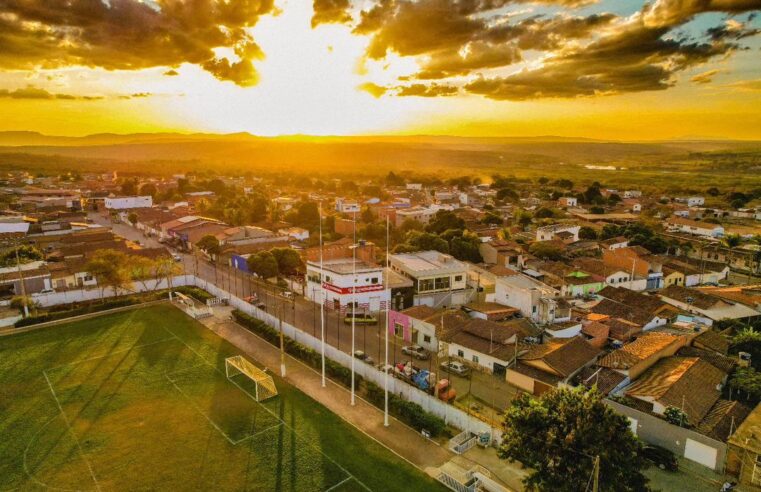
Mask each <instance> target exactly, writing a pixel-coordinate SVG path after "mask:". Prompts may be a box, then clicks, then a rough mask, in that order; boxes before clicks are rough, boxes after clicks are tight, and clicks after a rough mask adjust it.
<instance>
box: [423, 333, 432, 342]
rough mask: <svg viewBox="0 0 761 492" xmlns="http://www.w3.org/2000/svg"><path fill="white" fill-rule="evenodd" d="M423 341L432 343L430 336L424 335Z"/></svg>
mask: <svg viewBox="0 0 761 492" xmlns="http://www.w3.org/2000/svg"><path fill="white" fill-rule="evenodd" d="M423 341H424V342H425V343H431V336H430V335H423Z"/></svg>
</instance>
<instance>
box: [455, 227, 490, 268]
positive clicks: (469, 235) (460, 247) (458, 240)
mask: <svg viewBox="0 0 761 492" xmlns="http://www.w3.org/2000/svg"><path fill="white" fill-rule="evenodd" d="M480 244H481V240H480V239H479V238H478V236H477V235H476V234H475V233H473V232H470V231H465V233H464V234H462V235H461V236H459V237H453V238H452V240H451V241H450V242H449V252H450V253H451V254H452V256H454V257H455V258H457V259H458V260H462V261H469V262H471V263H481V262H482V261H483V258H482V257H481V252H480V251H479V250H478V246H479V245H480Z"/></svg>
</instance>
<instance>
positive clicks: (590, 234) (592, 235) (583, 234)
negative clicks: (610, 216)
mask: <svg viewBox="0 0 761 492" xmlns="http://www.w3.org/2000/svg"><path fill="white" fill-rule="evenodd" d="M579 239H586V240H592V241H594V240H595V239H597V231H595V230H594V229H592V228H591V227H589V226H582V227H581V228H580V229H579Z"/></svg>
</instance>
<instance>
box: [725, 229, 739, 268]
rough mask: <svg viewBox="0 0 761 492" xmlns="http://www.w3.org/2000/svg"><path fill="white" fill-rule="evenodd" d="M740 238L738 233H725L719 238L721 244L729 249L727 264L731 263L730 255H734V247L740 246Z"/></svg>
mask: <svg viewBox="0 0 761 492" xmlns="http://www.w3.org/2000/svg"><path fill="white" fill-rule="evenodd" d="M741 242H742V239H741V238H740V235H739V234H727V235H726V236H724V237H723V238H721V245H722V246H724V247H725V248H727V249H728V250H729V259H728V261H727V264H729V265H732V257H733V256H734V252H735V248H736V247H738V246H740V243H741Z"/></svg>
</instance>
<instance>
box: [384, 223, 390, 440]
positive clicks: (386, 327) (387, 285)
mask: <svg viewBox="0 0 761 492" xmlns="http://www.w3.org/2000/svg"><path fill="white" fill-rule="evenodd" d="M388 241H389V224H388V211H387V213H386V271H385V272H384V273H385V275H384V276H385V280H386V286H385V287H386V289H387V290H388V300H387V301H386V316H385V321H386V323H385V330H384V331H385V332H386V333H385V336H384V338H385V341H386V355H385V357H384V362H383V372H384V374H383V386H384V388H383V389H384V391H383V393H384V394H383V425H384V426H385V427H388V373H389V372H390V371H389V369H388V329H389V322H388V315H389V309H390V307H389V304H391V288H390V287H389V257H388V252H389V244H388Z"/></svg>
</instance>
